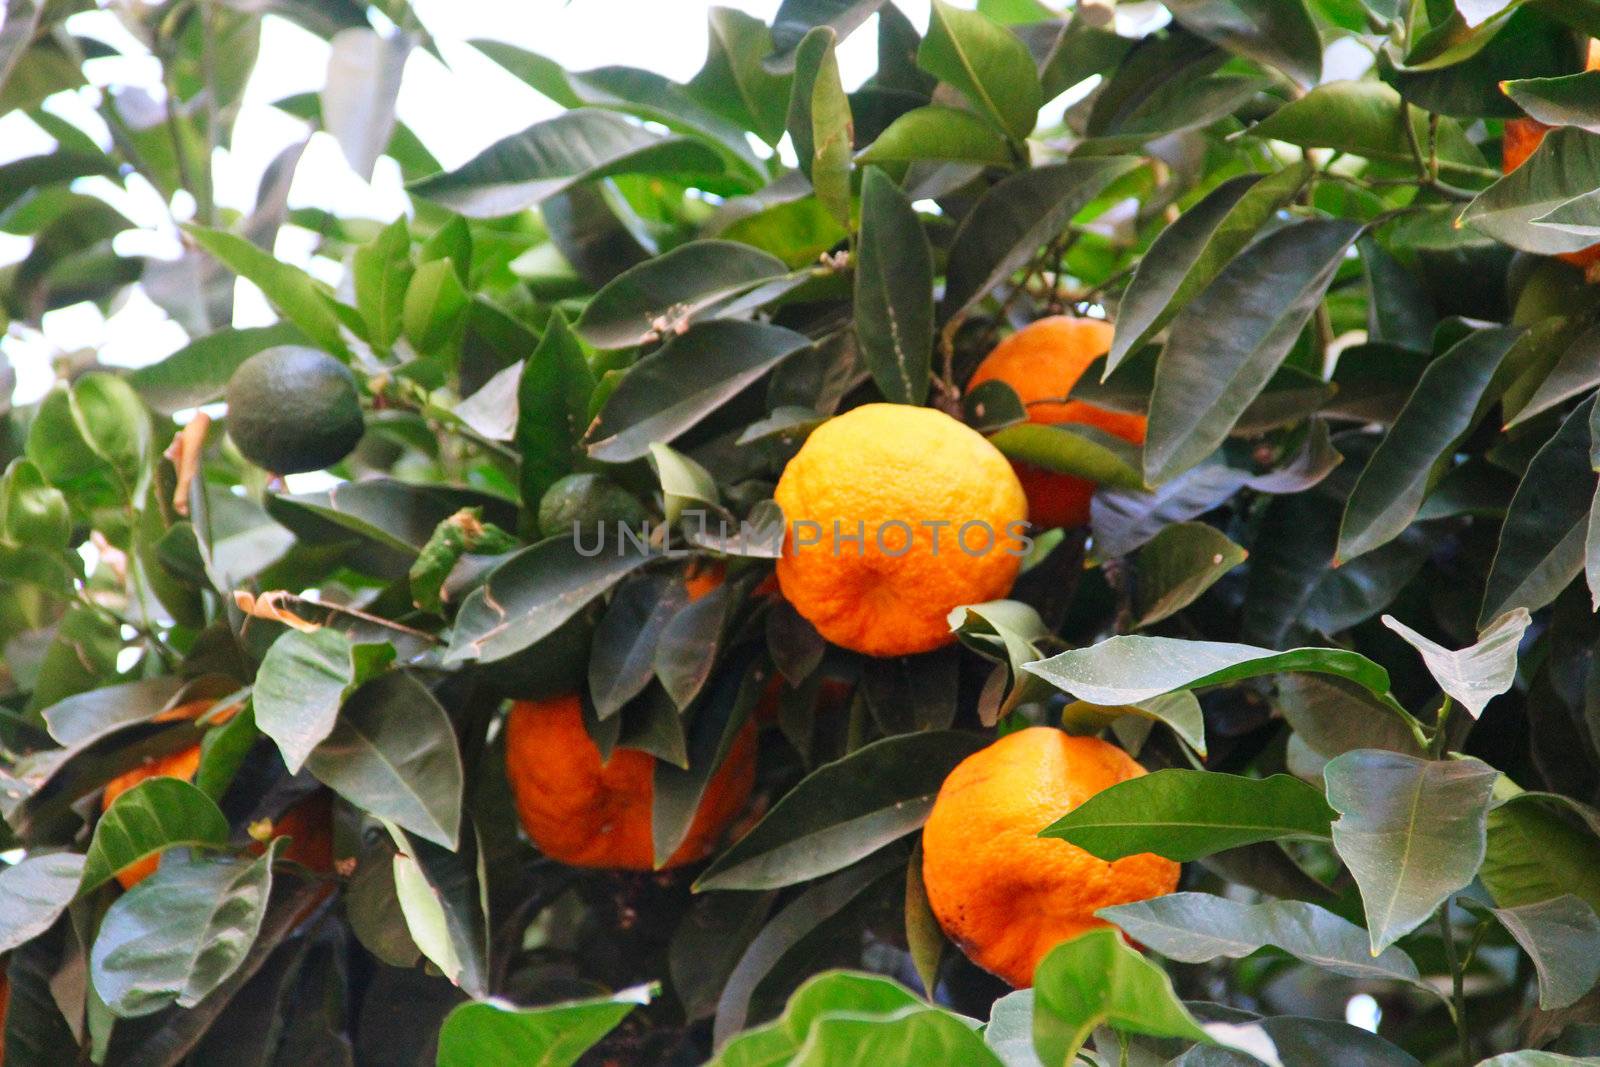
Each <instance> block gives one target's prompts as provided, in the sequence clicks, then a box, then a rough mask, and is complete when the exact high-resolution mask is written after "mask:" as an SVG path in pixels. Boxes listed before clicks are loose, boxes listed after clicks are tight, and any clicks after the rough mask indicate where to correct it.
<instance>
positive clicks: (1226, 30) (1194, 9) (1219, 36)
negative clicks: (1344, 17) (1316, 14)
mask: <svg viewBox="0 0 1600 1067" xmlns="http://www.w3.org/2000/svg"><path fill="white" fill-rule="evenodd" d="M1166 4H1167V8H1168V10H1170V11H1171V12H1172V14H1173V17H1174V18H1176V19H1177V20H1178V21H1179V22H1180V23H1182V24H1183V25H1184V26H1185V27H1187V28H1188V29H1190V30H1192V31H1193V32H1195V33H1198V34H1199V35H1200V36H1202V37H1204V38H1206V39H1207V40H1208V41H1212V42H1215V43H1216V44H1219V45H1221V46H1222V47H1223V48H1226V49H1228V51H1230V52H1236V53H1238V54H1239V55H1241V56H1245V57H1246V58H1248V59H1254V60H1257V61H1259V62H1262V63H1266V64H1269V65H1270V66H1274V67H1277V68H1278V69H1279V70H1281V71H1283V72H1284V73H1285V74H1287V75H1289V77H1291V78H1293V79H1294V80H1295V81H1297V82H1299V83H1300V84H1301V85H1302V86H1312V85H1316V84H1317V82H1319V81H1321V80H1322V38H1321V37H1320V36H1319V35H1318V33H1317V26H1316V23H1314V22H1312V21H1311V13H1310V12H1309V11H1307V10H1306V5H1305V0H1166Z"/></svg>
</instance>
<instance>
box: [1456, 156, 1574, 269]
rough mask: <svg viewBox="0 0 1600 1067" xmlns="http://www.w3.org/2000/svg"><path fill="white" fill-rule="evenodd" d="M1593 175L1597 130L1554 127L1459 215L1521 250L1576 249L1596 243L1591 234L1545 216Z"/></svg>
mask: <svg viewBox="0 0 1600 1067" xmlns="http://www.w3.org/2000/svg"><path fill="white" fill-rule="evenodd" d="M1597 181H1600V134H1595V133H1589V132H1587V131H1585V130H1580V129H1577V128H1575V127H1570V126H1569V127H1565V128H1562V129H1559V130H1552V131H1551V132H1550V134H1549V135H1548V136H1546V137H1545V139H1544V141H1543V142H1542V143H1541V144H1540V145H1539V148H1538V151H1536V152H1534V154H1533V155H1532V156H1531V157H1530V158H1529V159H1528V160H1527V162H1525V163H1523V164H1522V166H1520V167H1518V168H1517V169H1516V170H1514V171H1512V172H1511V173H1510V174H1507V175H1506V176H1505V177H1504V178H1501V179H1500V180H1499V181H1497V182H1495V183H1494V184H1493V185H1491V186H1490V187H1489V188H1487V189H1485V190H1484V191H1483V192H1482V193H1480V194H1479V195H1478V198H1477V199H1476V200H1474V201H1473V202H1472V203H1470V204H1468V205H1467V209H1466V210H1465V211H1463V212H1462V213H1461V221H1462V222H1463V223H1465V224H1467V225H1470V226H1472V227H1473V228H1474V229H1477V230H1479V231H1481V232H1483V233H1486V234H1488V235H1489V236H1490V237H1493V238H1494V239H1495V240H1497V241H1502V242H1504V243H1505V244H1508V245H1510V246H1512V247H1513V248H1520V249H1522V250H1523V251H1524V252H1536V253H1539V254H1541V255H1554V254H1556V253H1558V252H1577V251H1580V250H1582V249H1584V248H1587V247H1588V246H1589V245H1590V244H1592V243H1594V236H1593V235H1592V234H1585V233H1581V232H1573V231H1569V230H1567V229H1563V228H1562V227H1561V226H1559V225H1556V224H1544V223H1545V219H1546V216H1549V215H1551V213H1553V212H1555V211H1557V210H1558V209H1561V208H1562V207H1563V206H1564V205H1566V204H1568V203H1569V202H1571V201H1574V200H1575V199H1577V198H1578V197H1582V196H1584V195H1585V194H1586V193H1589V192H1592V191H1593V190H1594V188H1595V185H1596V182H1597ZM1550 221H1551V223H1554V222H1555V220H1550Z"/></svg>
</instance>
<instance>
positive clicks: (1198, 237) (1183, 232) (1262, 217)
mask: <svg viewBox="0 0 1600 1067" xmlns="http://www.w3.org/2000/svg"><path fill="white" fill-rule="evenodd" d="M1309 174H1310V167H1309V166H1308V165H1307V164H1305V163H1300V164H1297V165H1296V166H1292V167H1285V168H1284V169H1283V170H1281V171H1278V172H1276V173H1274V174H1269V175H1261V174H1246V175H1242V176H1241V177H1238V178H1231V179H1229V180H1228V181H1226V182H1223V183H1222V184H1221V185H1219V186H1217V188H1215V189H1213V190H1212V191H1211V192H1210V193H1209V194H1207V195H1206V197H1205V199H1203V200H1201V201H1200V202H1199V203H1198V204H1196V205H1195V206H1194V207H1192V208H1190V209H1189V210H1188V211H1185V212H1184V213H1183V214H1182V215H1180V216H1178V219H1177V221H1175V222H1174V223H1173V224H1172V225H1171V226H1168V227H1167V228H1166V229H1165V230H1162V231H1161V235H1160V236H1159V237H1157V238H1156V239H1155V242H1154V243H1153V244H1152V245H1151V246H1150V251H1148V252H1146V253H1145V255H1144V256H1143V258H1141V259H1140V260H1139V268H1138V270H1136V271H1135V272H1134V275H1133V279H1132V280H1131V281H1130V282H1129V283H1128V289H1127V292H1126V293H1124V294H1123V297H1122V303H1121V304H1120V305H1119V307H1118V309H1117V332H1116V336H1114V337H1113V338H1112V340H1111V353H1110V355H1109V356H1107V357H1106V365H1105V370H1104V372H1103V373H1102V375H1101V378H1102V380H1104V379H1106V378H1109V377H1110V376H1111V372H1112V371H1114V370H1116V369H1117V367H1118V365H1119V364H1121V363H1122V361H1123V360H1124V359H1126V358H1127V357H1128V355H1129V354H1130V353H1131V352H1133V351H1135V350H1136V349H1138V348H1140V347H1141V346H1143V345H1145V344H1147V343H1149V342H1150V341H1151V340H1153V339H1154V338H1155V336H1156V334H1158V333H1159V332H1160V331H1161V330H1162V329H1163V328H1165V327H1166V325H1167V324H1168V323H1169V322H1171V321H1172V318H1173V316H1175V315H1176V314H1177V313H1178V312H1179V311H1180V310H1182V308H1183V307H1184V306H1185V305H1186V304H1188V303H1189V301H1191V300H1192V299H1194V298H1195V297H1196V296H1198V295H1199V294H1200V293H1201V292H1202V291H1204V289H1205V287H1206V286H1208V285H1210V284H1211V282H1212V280H1213V279H1215V278H1216V276H1217V275H1218V274H1220V273H1222V271H1223V269H1224V268H1225V267H1226V266H1227V265H1228V264H1229V262H1231V261H1232V259H1233V257H1234V256H1236V255H1238V254H1239V252H1240V251H1242V250H1243V249H1244V247H1245V245H1247V244H1249V243H1250V242H1251V241H1252V240H1254V239H1255V236H1256V233H1257V232H1258V231H1259V230H1260V229H1261V227H1262V226H1264V225H1265V224H1266V222H1267V220H1268V219H1270V218H1272V216H1273V215H1274V214H1276V213H1277V211H1278V210H1279V209H1280V208H1282V207H1283V206H1284V205H1285V204H1287V203H1288V202H1289V201H1290V200H1291V199H1293V198H1294V195H1295V193H1296V192H1298V191H1299V189H1300V187H1301V186H1302V185H1304V184H1305V181H1306V178H1307V176H1308V175H1309Z"/></svg>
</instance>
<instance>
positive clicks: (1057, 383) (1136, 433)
mask: <svg viewBox="0 0 1600 1067" xmlns="http://www.w3.org/2000/svg"><path fill="white" fill-rule="evenodd" d="M1112 333H1113V330H1112V327H1111V324H1110V323H1109V322H1105V321H1102V320H1100V319H1080V318H1075V317H1073V316H1071V315H1052V316H1050V317H1049V318H1044V319H1039V320H1038V321H1037V322H1032V323H1029V324H1028V325H1027V326H1024V327H1023V328H1022V329H1020V330H1018V331H1017V332H1016V333H1014V334H1012V335H1011V336H1010V337H1007V338H1006V339H1005V340H1003V341H1001V342H1000V343H999V344H998V345H996V346H995V347H994V350H993V351H992V352H990V353H989V354H988V355H987V356H985V357H984V360H983V362H982V363H980V364H978V369H977V370H976V371H974V372H973V374H972V378H971V380H970V381H968V382H967V388H968V389H969V390H971V389H974V388H976V387H977V386H980V385H982V384H983V383H984V382H990V381H999V382H1005V383H1006V384H1007V385H1009V386H1011V388H1012V389H1013V390H1015V391H1016V394H1017V396H1018V397H1019V398H1020V399H1021V400H1022V403H1023V404H1024V405H1025V406H1026V408H1027V411H1028V421H1029V422H1036V423H1043V424H1046V425H1060V424H1062V423H1077V424H1079V425H1083V426H1093V427H1096V428H1098V429H1101V430H1104V431H1105V432H1106V433H1109V434H1111V435H1113V436H1115V437H1120V438H1122V439H1123V440H1124V441H1128V442H1130V443H1132V444H1136V445H1137V444H1143V443H1144V431H1145V417H1144V416H1143V415H1134V414H1130V413H1128V412H1122V411H1109V410H1107V409H1106V408H1102V407H1096V406H1095V405H1093V404H1088V403H1085V402H1083V401H1081V400H1067V399H1066V396H1067V394H1068V393H1070V392H1072V387H1073V386H1074V385H1076V384H1078V379H1079V378H1081V377H1082V376H1083V372H1084V371H1085V370H1087V369H1088V368H1089V365H1090V364H1091V363H1093V362H1094V361H1095V360H1096V359H1099V358H1100V357H1101V356H1103V355H1105V354H1106V352H1108V351H1109V350H1110V348H1111V336H1112ZM1015 466H1016V470H1017V477H1018V478H1019V479H1020V480H1021V482H1022V488H1023V490H1024V491H1025V492H1026V493H1027V494H1028V515H1029V517H1030V518H1031V519H1032V520H1033V523H1034V525H1035V526H1043V527H1050V526H1083V525H1085V524H1086V523H1088V521H1089V498H1090V497H1091V496H1093V495H1094V483H1093V482H1091V481H1088V480H1087V479H1084V478H1077V477H1074V476H1072V475H1070V474H1057V473H1056V472H1054V471H1047V470H1041V469H1040V468H1038V467H1035V466H1033V465H1031V464H1028V463H1017V464H1015Z"/></svg>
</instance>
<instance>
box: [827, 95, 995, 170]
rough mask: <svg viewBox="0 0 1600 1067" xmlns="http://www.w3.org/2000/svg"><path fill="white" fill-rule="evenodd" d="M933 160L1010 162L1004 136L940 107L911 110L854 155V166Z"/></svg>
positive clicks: (954, 110) (965, 113) (963, 114)
mask: <svg viewBox="0 0 1600 1067" xmlns="http://www.w3.org/2000/svg"><path fill="white" fill-rule="evenodd" d="M934 159H942V160H952V161H958V162H964V163H982V164H987V165H991V166H997V167H1003V166H1006V165H1008V164H1010V163H1011V162H1012V158H1011V149H1010V148H1009V147H1007V145H1006V139H1005V135H1004V134H1001V133H999V132H997V131H996V130H995V129H994V127H992V126H990V125H988V124H987V123H985V122H984V121H983V120H982V119H980V118H978V117H977V116H976V115H974V114H973V113H972V112H970V111H962V110H959V109H958V108H953V107H945V106H944V105H942V104H929V105H927V106H926V107H918V108H912V109H911V110H910V111H907V112H906V113H905V114H904V115H901V116H900V117H899V118H897V119H895V120H894V121H893V122H891V123H889V126H888V128H887V129H885V130H884V131H883V132H882V133H880V134H878V136H877V139H875V140H874V141H873V142H872V143H871V144H869V145H868V146H867V147H866V148H864V149H862V150H861V151H860V152H859V153H857V154H856V162H857V163H858V164H861V165H863V166H865V165H866V164H868V163H918V162H922V161H925V160H934Z"/></svg>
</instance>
